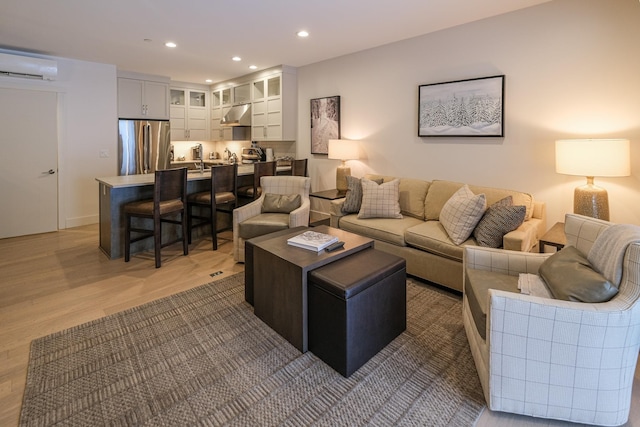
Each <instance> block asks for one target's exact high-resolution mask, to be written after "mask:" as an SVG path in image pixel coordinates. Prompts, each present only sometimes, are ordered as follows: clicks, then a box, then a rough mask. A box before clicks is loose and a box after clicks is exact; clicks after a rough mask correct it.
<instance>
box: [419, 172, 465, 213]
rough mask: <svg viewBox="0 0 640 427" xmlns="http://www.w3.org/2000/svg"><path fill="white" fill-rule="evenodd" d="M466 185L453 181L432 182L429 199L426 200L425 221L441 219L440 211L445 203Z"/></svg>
mask: <svg viewBox="0 0 640 427" xmlns="http://www.w3.org/2000/svg"><path fill="white" fill-rule="evenodd" d="M463 185H464V184H463V183H461V182H453V181H441V180H434V181H431V185H430V186H429V191H428V192H427V197H425V199H424V217H425V219H428V220H429V219H434V220H438V219H440V211H442V208H443V207H444V205H445V203H447V201H448V200H449V199H450V198H451V196H453V195H454V194H455V192H456V191H458V190H459V189H460V188H462V186H463Z"/></svg>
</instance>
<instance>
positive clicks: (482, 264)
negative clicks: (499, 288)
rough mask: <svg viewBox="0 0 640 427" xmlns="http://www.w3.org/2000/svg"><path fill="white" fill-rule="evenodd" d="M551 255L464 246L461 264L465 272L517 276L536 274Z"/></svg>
mask: <svg viewBox="0 0 640 427" xmlns="http://www.w3.org/2000/svg"><path fill="white" fill-rule="evenodd" d="M551 255H552V254H550V253H547V254H539V253H532V252H519V251H510V250H504V249H493V248H485V247H480V246H465V247H464V256H463V258H462V262H463V268H464V269H465V270H466V269H467V268H473V269H476V270H487V271H495V272H497V273H503V274H508V275H510V276H517V275H519V274H520V273H531V274H537V273H538V268H539V267H540V265H541V264H542V263H543V262H544V260H545V259H547V258H548V257H549V256H551Z"/></svg>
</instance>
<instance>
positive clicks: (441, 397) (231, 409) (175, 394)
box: [20, 273, 484, 426]
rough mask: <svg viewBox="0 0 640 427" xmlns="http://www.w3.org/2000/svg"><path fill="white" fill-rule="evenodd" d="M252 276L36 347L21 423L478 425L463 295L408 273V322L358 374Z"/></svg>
mask: <svg viewBox="0 0 640 427" xmlns="http://www.w3.org/2000/svg"><path fill="white" fill-rule="evenodd" d="M243 279H244V275H243V273H239V274H236V275H234V276H230V277H228V278H225V279H222V280H218V281H215V282H212V283H209V284H207V285H203V286H200V287H197V288H194V289H191V290H188V291H185V292H182V293H179V294H176V295H173V296H170V297H167V298H163V299H161V300H157V301H154V302H150V303H147V304H144V305H142V306H140V307H136V308H132V309H129V310H127V311H124V312H121V313H116V314H113V315H110V316H107V317H105V318H102V319H98V320H95V321H92V322H89V323H86V324H83V325H79V326H76V327H73V328H70V329H67V330H64V331H61V332H58V333H55V334H52V335H48V336H46V337H43V338H39V339H37V340H34V341H33V342H32V344H31V354H30V360H29V370H28V374H27V384H26V390H25V394H24V400H23V405H22V411H21V416H20V425H21V426H49V425H72V426H94V425H110V426H131V425H136V426H138V425H140V426H182V425H201V426H216V425H242V426H248V425H251V426H255V425H262V426H275V425H297V426H301V425H318V426H337V425H349V426H358V425H373V426H389V425H419V426H470V425H473V424H474V422H475V420H476V419H477V418H478V416H479V415H480V413H481V412H482V409H483V407H484V399H483V397H482V390H481V387H480V383H479V380H478V376H477V373H476V371H475V367H474V363H473V359H472V357H471V353H470V350H469V346H468V343H467V340H466V337H465V333H464V329H463V326H462V307H461V301H460V298H459V297H458V296H456V295H451V294H448V293H446V292H443V291H441V290H438V289H435V288H431V287H429V286H427V285H425V284H422V283H420V282H417V281H415V282H414V281H412V280H408V281H407V304H408V305H407V330H406V332H404V333H403V334H401V335H400V336H399V337H398V338H396V339H395V340H394V341H393V342H392V343H391V344H389V345H388V346H387V347H385V348H384V349H383V350H382V351H380V352H379V353H378V354H377V355H376V356H374V357H373V358H372V359H371V360H370V361H369V362H367V363H366V364H365V365H364V366H363V367H361V368H360V369H359V370H358V371H357V372H355V373H354V374H352V375H351V377H349V378H348V379H347V378H344V377H342V376H341V375H340V374H338V373H337V372H335V371H334V370H333V369H331V368H330V367H329V366H327V365H326V364H324V363H323V362H322V361H321V360H320V359H318V358H317V357H316V356H314V355H313V353H311V352H307V353H305V354H301V353H300V352H299V351H298V350H297V349H296V348H294V347H293V346H292V345H290V344H289V343H288V342H287V341H285V340H284V339H283V338H281V337H280V336H279V335H278V334H276V333H275V332H274V331H273V330H271V328H269V327H268V326H266V325H265V324H264V323H262V322H261V321H260V320H259V319H258V318H257V317H255V316H254V314H253V309H252V307H251V306H250V305H248V304H247V303H246V302H245V301H244V287H243Z"/></svg>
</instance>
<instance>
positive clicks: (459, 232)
mask: <svg viewBox="0 0 640 427" xmlns="http://www.w3.org/2000/svg"><path fill="white" fill-rule="evenodd" d="M486 209H487V201H486V199H485V196H484V194H478V195H475V194H473V192H472V191H471V190H470V189H469V186H468V185H466V184H465V185H464V186H462V188H460V189H459V190H458V191H456V192H455V193H454V194H453V196H451V198H450V199H449V200H447V203H445V204H444V206H443V207H442V211H441V212H440V224H442V226H443V227H444V229H445V230H446V232H447V234H448V235H449V238H450V239H451V240H452V241H453V243H455V244H456V245H459V244H461V243H462V242H464V241H465V240H467V239H468V238H469V236H471V233H473V230H474V229H475V228H476V225H478V222H479V221H480V218H482V215H483V214H484V211H485V210H486Z"/></svg>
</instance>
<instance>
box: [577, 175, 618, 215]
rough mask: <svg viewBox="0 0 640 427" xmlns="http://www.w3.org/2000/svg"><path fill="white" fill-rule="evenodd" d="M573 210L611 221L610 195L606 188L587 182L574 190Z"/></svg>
mask: <svg viewBox="0 0 640 427" xmlns="http://www.w3.org/2000/svg"><path fill="white" fill-rule="evenodd" d="M573 212H574V213H577V214H580V215H585V216H590V217H592V218H598V219H603V220H605V221H609V196H608V195H607V190H605V189H604V188H601V187H598V186H596V185H593V183H587V184H586V185H583V186H580V187H576V189H575V191H574V192H573Z"/></svg>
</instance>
